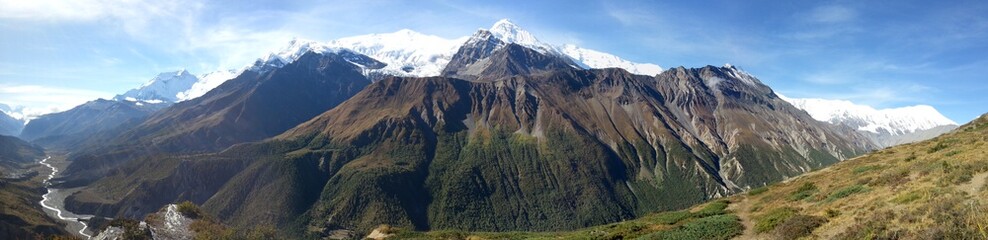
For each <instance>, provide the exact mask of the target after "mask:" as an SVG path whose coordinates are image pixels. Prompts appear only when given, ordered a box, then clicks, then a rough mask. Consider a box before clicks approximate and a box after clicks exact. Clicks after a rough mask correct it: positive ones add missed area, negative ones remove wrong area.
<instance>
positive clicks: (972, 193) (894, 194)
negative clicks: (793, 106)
mask: <svg viewBox="0 0 988 240" xmlns="http://www.w3.org/2000/svg"><path fill="white" fill-rule="evenodd" d="M986 143H988V115H985V116H982V117H981V118H978V119H976V120H975V121H973V122H971V123H968V124H966V125H964V126H961V127H959V128H958V129H957V130H955V131H953V132H951V133H947V134H944V135H942V136H940V137H937V138H934V139H931V140H927V141H923V142H919V143H914V144H907V145H900V146H896V147H891V148H887V149H883V150H880V151H876V152H873V153H871V154H868V155H865V156H862V157H858V158H855V159H851V160H847V161H844V162H841V163H838V164H836V165H834V166H831V167H829V168H825V169H822V170H819V171H815V172H811V173H808V174H805V175H802V176H799V177H796V178H793V179H789V180H787V181H784V182H782V183H777V184H773V185H769V186H766V187H762V188H756V189H752V190H750V191H748V192H747V193H744V194H738V195H734V196H730V197H727V198H723V199H719V200H716V201H714V202H711V203H706V204H703V205H699V206H697V207H694V208H693V209H692V210H684V211H675V212H664V213H656V214H650V215H646V216H645V217H642V218H638V219H635V220H629V221H622V222H618V223H613V224H607V225H602V226H596V227H590V228H585V229H580V230H576V231H567V232H539V233H535V232H508V233H484V232H462V231H431V232H413V231H408V230H405V229H391V228H379V229H378V230H379V232H380V231H382V230H381V229H386V230H387V231H384V232H385V233H389V234H391V235H388V236H390V238H392V239H404V238H413V239H414V238H418V239H727V238H736V239H988V200H986V199H988V184H986V182H988V181H986V180H988V179H986V177H988V146H986Z"/></svg>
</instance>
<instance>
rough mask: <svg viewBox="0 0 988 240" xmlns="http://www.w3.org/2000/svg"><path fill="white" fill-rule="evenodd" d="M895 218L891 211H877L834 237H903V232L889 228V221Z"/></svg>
mask: <svg viewBox="0 0 988 240" xmlns="http://www.w3.org/2000/svg"><path fill="white" fill-rule="evenodd" d="M894 220H895V215H894V214H893V213H892V212H891V211H883V212H877V213H875V214H872V215H870V216H868V218H867V219H864V220H857V221H856V223H855V224H853V225H851V227H849V228H848V229H847V230H845V231H844V232H842V233H840V234H838V235H837V236H836V237H834V239H901V238H902V235H904V233H903V232H901V231H894V230H892V229H889V223H892V222H893V221H894Z"/></svg>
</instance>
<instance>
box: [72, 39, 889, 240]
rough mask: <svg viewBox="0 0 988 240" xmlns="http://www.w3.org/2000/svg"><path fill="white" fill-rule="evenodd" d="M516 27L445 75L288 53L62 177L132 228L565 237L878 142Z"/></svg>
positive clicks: (171, 110) (759, 90)
mask: <svg viewBox="0 0 988 240" xmlns="http://www.w3.org/2000/svg"><path fill="white" fill-rule="evenodd" d="M505 24H507V22H506V21H501V22H498V23H497V24H495V26H494V27H492V28H491V29H482V30H478V31H477V32H476V33H475V34H474V35H472V36H471V37H470V38H468V39H466V41H465V42H464V44H463V45H461V46H460V47H459V48H458V49H457V50H456V51H455V54H453V55H451V56H450V58H449V59H450V60H449V62H448V63H447V64H446V65H445V66H444V67H443V68H442V70H441V71H440V74H441V76H432V77H414V76H387V75H386V74H383V73H382V71H387V69H388V68H387V65H388V64H389V63H388V61H391V60H387V59H385V60H380V61H378V60H377V59H375V58H373V57H370V56H368V55H363V54H361V53H358V52H356V51H353V50H351V49H346V48H339V47H333V46H327V45H323V44H317V43H312V42H305V41H299V40H296V41H293V42H292V44H291V45H290V47H288V48H286V49H285V50H284V51H281V52H280V53H278V54H272V55H269V56H267V57H266V58H262V59H260V60H258V61H257V62H256V63H255V64H253V65H252V66H251V67H248V68H247V70H246V71H244V72H243V73H242V74H241V75H239V76H237V77H236V78H234V79H233V80H229V81H226V82H224V83H222V84H221V85H219V86H218V87H217V88H216V89H213V90H211V91H209V92H208V93H206V94H205V95H203V96H202V97H199V98H195V99H192V100H188V101H183V102H179V103H176V104H174V105H172V106H170V107H168V108H166V109H164V110H161V111H158V112H155V113H154V114H152V115H151V116H150V117H148V118H147V119H146V120H144V121H143V122H141V123H140V124H138V125H136V127H132V128H130V129H128V130H127V131H125V132H123V133H122V134H120V135H117V136H115V137H113V138H111V139H107V140H105V141H101V142H104V143H106V144H103V145H102V146H100V147H95V148H91V149H87V150H84V151H79V152H76V153H73V155H72V156H71V157H70V161H71V165H70V166H69V167H68V169H67V170H66V175H67V176H66V177H65V178H64V179H63V180H65V182H66V184H67V185H72V186H85V187H84V188H83V189H82V190H81V191H80V192H78V193H76V194H74V195H72V196H70V197H69V198H68V199H66V203H67V207H68V209H69V210H71V211H73V212H78V213H92V214H96V215H100V216H118V217H119V216H123V217H134V218H139V217H141V216H143V215H145V214H148V213H151V212H154V211H156V210H157V209H159V208H160V207H161V206H163V205H165V204H169V203H174V202H180V201H186V200H188V201H192V202H194V203H197V204H201V205H202V206H203V209H204V210H205V211H206V212H209V213H210V214H212V215H215V216H217V217H219V218H220V219H224V221H225V222H228V223H230V224H232V225H234V226H238V227H251V226H258V225H274V226H276V227H278V228H280V229H285V232H287V233H291V234H302V235H312V236H329V235H332V234H333V233H334V232H337V231H358V232H366V231H369V230H370V229H371V228H373V227H375V226H377V225H379V224H385V223H386V224H392V225H397V226H409V227H412V228H414V229H420V230H426V229H446V228H455V229H469V230H486V231H508V230H560V229H572V228H578V227H583V226H589V225H595V224H603V223H607V222H613V221H618V220H621V219H628V218H634V217H636V216H641V215H643V214H646V213H649V212H654V211H660V210H669V209H678V208H684V207H687V206H690V205H692V204H695V203H698V202H702V201H705V200H706V199H710V198H714V197H718V196H725V195H729V194H732V193H736V192H740V191H744V190H745V189H750V188H754V187H759V186H763V185H765V184H769V183H772V182H777V181H781V180H783V179H785V178H787V177H792V176H796V175H798V174H800V173H803V172H806V171H810V170H812V169H819V168H822V167H824V166H827V165H830V164H833V163H836V162H839V161H841V160H843V159H847V158H850V157H853V156H857V155H860V154H863V153H865V152H867V151H868V150H870V149H873V148H875V147H876V146H874V145H872V144H871V143H870V142H869V141H867V140H866V139H864V137H862V136H860V135H857V134H856V133H855V132H853V131H850V132H847V131H843V130H841V129H839V128H837V127H835V126H833V125H830V124H827V123H824V122H819V121H816V120H813V119H812V118H811V117H810V116H809V115H808V114H806V113H805V112H803V111H801V110H798V109H796V108H795V107H793V106H792V105H790V104H788V103H787V102H785V101H784V100H782V99H781V98H779V97H778V96H777V95H776V94H775V93H774V91H772V90H771V89H770V88H769V87H768V86H765V85H764V84H762V83H761V82H760V81H759V80H758V79H757V78H755V77H754V76H752V75H750V74H748V73H746V72H744V71H741V70H740V69H738V68H736V67H734V66H724V67H714V66H706V67H702V68H684V67H678V68H674V69H670V70H666V71H663V72H661V73H659V74H656V75H642V74H637V73H633V72H629V71H628V70H626V69H622V68H602V69H596V68H594V69H586V68H584V67H582V66H583V65H585V64H586V61H580V59H576V58H573V57H570V56H569V55H567V54H565V53H562V51H559V50H558V48H555V47H551V46H549V45H545V44H541V42H538V41H537V40H535V39H534V37H531V34H530V33H527V32H524V31H522V30H520V28H518V27H517V26H504V25H505ZM505 33H511V34H513V35H505ZM423 69H424V67H423ZM375 78H376V79H377V80H376V81H373V82H372V80H373V79H375ZM285 93H291V94H285ZM150 176H153V177H150ZM574 219H576V221H573V220H574Z"/></svg>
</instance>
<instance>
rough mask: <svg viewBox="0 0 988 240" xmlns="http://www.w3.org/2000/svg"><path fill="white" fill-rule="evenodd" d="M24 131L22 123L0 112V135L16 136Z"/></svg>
mask: <svg viewBox="0 0 988 240" xmlns="http://www.w3.org/2000/svg"><path fill="white" fill-rule="evenodd" d="M23 129H24V121H21V120H20V119H16V118H14V117H11V116H10V115H7V113H5V112H3V111H0V135H7V136H17V135H18V134H21V130H23Z"/></svg>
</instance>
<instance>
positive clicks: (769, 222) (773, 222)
mask: <svg viewBox="0 0 988 240" xmlns="http://www.w3.org/2000/svg"><path fill="white" fill-rule="evenodd" d="M794 215H796V209H793V208H790V207H782V208H776V209H772V211H769V212H768V213H765V215H762V216H759V217H757V218H756V219H755V232H757V233H763V232H769V231H772V230H774V229H775V227H776V226H778V225H779V224H780V223H782V222H785V221H786V220H789V218H790V217H792V216H794Z"/></svg>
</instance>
